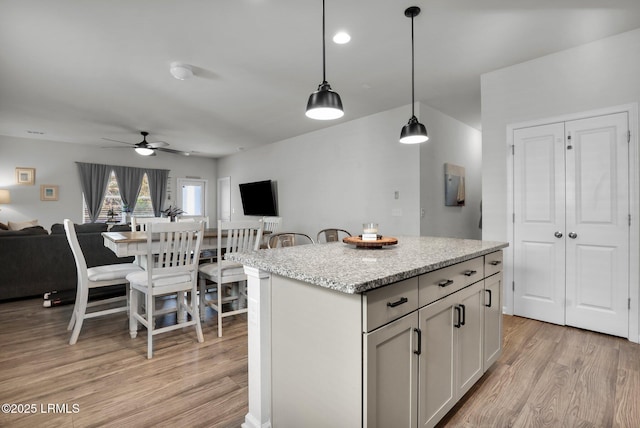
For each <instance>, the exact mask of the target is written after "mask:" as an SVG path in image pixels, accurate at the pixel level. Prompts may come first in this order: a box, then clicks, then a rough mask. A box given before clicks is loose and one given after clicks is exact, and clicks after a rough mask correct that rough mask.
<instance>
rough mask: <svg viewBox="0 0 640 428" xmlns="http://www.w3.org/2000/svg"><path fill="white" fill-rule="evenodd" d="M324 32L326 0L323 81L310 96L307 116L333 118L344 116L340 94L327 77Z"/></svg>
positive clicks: (320, 118)
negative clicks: (334, 89) (333, 89)
mask: <svg viewBox="0 0 640 428" xmlns="http://www.w3.org/2000/svg"><path fill="white" fill-rule="evenodd" d="M324 33H325V32H324V0H322V83H321V84H320V85H319V86H318V90H317V91H315V92H314V93H312V94H311V95H310V96H309V101H308V102H307V112H306V113H305V114H306V115H307V117H309V118H311V119H316V120H332V119H338V118H341V117H342V116H344V111H343V110H342V100H341V99H340V95H338V93H337V92H334V91H332V90H331V85H329V83H328V82H327V78H326V68H327V67H326V54H325V41H324V38H325V36H324Z"/></svg>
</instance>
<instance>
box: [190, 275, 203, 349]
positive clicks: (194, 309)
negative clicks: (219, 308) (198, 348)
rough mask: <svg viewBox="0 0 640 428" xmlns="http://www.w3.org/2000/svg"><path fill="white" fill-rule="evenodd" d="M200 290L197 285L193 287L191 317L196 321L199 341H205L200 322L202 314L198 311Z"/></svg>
mask: <svg viewBox="0 0 640 428" xmlns="http://www.w3.org/2000/svg"><path fill="white" fill-rule="evenodd" d="M197 296H198V290H197V287H193V290H191V307H190V309H191V312H192V316H191V318H192V319H193V320H194V321H195V322H196V335H197V336H198V342H200V343H202V342H204V336H203V335H202V325H201V324H200V314H199V313H198V306H199V305H198V299H197Z"/></svg>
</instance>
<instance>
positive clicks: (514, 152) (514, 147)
mask: <svg viewBox="0 0 640 428" xmlns="http://www.w3.org/2000/svg"><path fill="white" fill-rule="evenodd" d="M511 154H512V155H515V154H516V145H515V144H512V145H511Z"/></svg>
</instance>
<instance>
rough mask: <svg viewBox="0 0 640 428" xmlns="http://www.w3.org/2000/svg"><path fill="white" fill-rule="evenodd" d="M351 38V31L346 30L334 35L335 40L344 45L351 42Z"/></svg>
mask: <svg viewBox="0 0 640 428" xmlns="http://www.w3.org/2000/svg"><path fill="white" fill-rule="evenodd" d="M350 40H351V36H350V35H349V33H347V32H345V31H339V32H337V33H336V34H335V36H333V42H334V43H337V44H339V45H344V44H345V43H349V41H350Z"/></svg>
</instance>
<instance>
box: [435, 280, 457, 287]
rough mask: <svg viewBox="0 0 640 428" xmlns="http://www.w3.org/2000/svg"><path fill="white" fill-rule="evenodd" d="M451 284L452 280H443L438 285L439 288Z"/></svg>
mask: <svg viewBox="0 0 640 428" xmlns="http://www.w3.org/2000/svg"><path fill="white" fill-rule="evenodd" d="M451 284H453V279H445V280H444V281H440V282H439V283H438V285H439V286H440V287H446V286H447V285H451Z"/></svg>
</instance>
